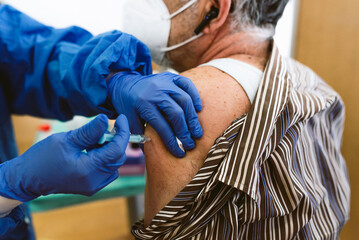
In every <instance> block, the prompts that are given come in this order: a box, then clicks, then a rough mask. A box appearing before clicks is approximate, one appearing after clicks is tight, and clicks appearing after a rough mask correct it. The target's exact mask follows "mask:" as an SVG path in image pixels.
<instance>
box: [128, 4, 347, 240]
mask: <svg viewBox="0 0 359 240" xmlns="http://www.w3.org/2000/svg"><path fill="white" fill-rule="evenodd" d="M145 2H147V4H149V5H146V3H145ZM136 3H137V4H138V5H141V7H140V6H139V8H137V9H136V10H134V11H130V9H131V6H132V5H133V4H135V3H132V4H130V5H131V6H129V7H128V15H131V16H132V19H131V17H129V18H127V20H129V21H132V22H141V24H142V28H137V30H138V31H141V32H139V33H137V32H133V34H135V35H136V36H138V37H139V38H140V39H141V40H143V41H144V42H145V43H147V44H148V46H150V50H151V52H152V56H153V57H154V59H155V60H157V61H158V62H160V63H162V64H163V63H168V64H169V65H170V66H171V67H173V68H174V69H176V70H177V71H180V72H182V73H181V74H182V75H183V76H186V77H188V78H190V79H191V80H192V81H193V83H194V84H195V85H196V87H197V88H198V90H199V93H200V95H201V98H202V102H203V110H202V112H201V113H200V114H199V119H200V122H201V124H202V126H203V130H204V132H203V137H202V138H201V139H200V140H197V141H196V143H195V144H196V147H195V148H194V150H192V151H187V152H186V156H185V158H184V159H178V158H175V157H173V156H172V155H171V154H170V153H169V152H168V151H167V150H166V148H165V145H164V144H163V142H162V141H161V139H160V137H159V136H158V135H157V133H156V131H154V129H153V128H151V126H147V128H146V132H145V133H146V135H147V136H148V137H150V138H151V139H152V141H151V142H150V143H146V144H145V155H146V163H147V173H148V175H147V184H146V200H145V218H144V220H143V221H140V222H138V223H136V224H135V226H134V227H133V229H132V232H133V234H134V235H135V237H136V238H138V239H152V238H155V239H254V238H255V239H261V238H265V239H312V238H314V239H332V238H333V239H334V238H338V237H339V233H340V230H341V229H342V227H343V225H344V223H345V222H346V221H347V220H348V215H349V198H350V189H349V181H348V175H347V169H346V164H345V161H344V159H343V157H342V155H341V152H340V148H341V141H342V131H343V120H344V106H343V102H342V100H341V98H340V96H339V95H338V94H337V93H336V92H335V91H334V90H333V89H332V88H330V87H329V86H328V85H327V84H326V83H325V82H324V81H322V80H321V79H320V78H319V77H318V76H317V75H316V74H315V73H313V72H312V71H311V70H310V69H308V68H307V67H305V66H303V65H301V64H300V63H298V62H295V61H294V60H291V59H286V58H284V57H283V56H281V54H280V53H279V51H278V49H277V47H276V45H275V43H274V41H273V40H272V37H273V35H274V32H275V26H276V24H277V21H278V19H279V18H280V17H281V15H282V13H283V10H284V8H285V5H286V3H287V1H285V0H271V1H259V0H198V1H196V0H193V1H183V0H164V1H163V2H162V1H160V0H159V1H143V2H141V1H138V2H137V1H136ZM141 8H143V9H145V8H147V12H146V11H145V12H142V11H141ZM132 9H135V8H132ZM136 11H137V12H140V13H144V14H142V15H141V14H139V15H138V16H137V15H136ZM132 14H133V15H132ZM156 14H157V15H158V18H156ZM161 14H164V15H161ZM135 15H136V17H137V20H136V21H135V20H134V17H133V16H135ZM141 18H142V19H141ZM145 18H147V19H145ZM146 23H149V24H150V25H149V26H147V25H146ZM151 24H152V25H154V26H153V27H154V28H153V27H152V28H151ZM130 25H131V26H133V23H132V24H131V23H129V26H130ZM131 29H133V27H131ZM163 31H168V33H166V32H163ZM194 31H195V33H194ZM166 34H167V35H166ZM166 36H167V39H166ZM162 38H163V39H162ZM164 39H165V40H164ZM167 40H168V41H167ZM164 45H165V46H164Z"/></svg>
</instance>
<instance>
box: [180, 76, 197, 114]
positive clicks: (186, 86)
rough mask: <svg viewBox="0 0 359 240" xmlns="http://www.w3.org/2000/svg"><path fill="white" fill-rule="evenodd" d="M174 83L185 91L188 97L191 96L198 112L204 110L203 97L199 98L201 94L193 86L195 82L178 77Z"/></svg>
mask: <svg viewBox="0 0 359 240" xmlns="http://www.w3.org/2000/svg"><path fill="white" fill-rule="evenodd" d="M173 82H174V83H175V84H176V85H177V86H178V87H180V88H182V90H183V91H185V92H186V93H187V94H188V95H190V96H191V98H192V101H193V105H194V107H195V108H196V110H197V111H201V110H202V101H201V97H200V96H199V92H198V90H197V88H196V86H195V85H194V84H193V82H192V81H191V80H190V79H188V78H186V77H183V76H179V75H178V76H177V77H175V78H174V79H173Z"/></svg>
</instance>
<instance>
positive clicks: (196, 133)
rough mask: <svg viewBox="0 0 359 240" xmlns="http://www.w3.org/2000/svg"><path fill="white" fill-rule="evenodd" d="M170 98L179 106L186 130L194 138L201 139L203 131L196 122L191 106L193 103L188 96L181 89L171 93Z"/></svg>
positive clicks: (195, 113)
mask: <svg viewBox="0 0 359 240" xmlns="http://www.w3.org/2000/svg"><path fill="white" fill-rule="evenodd" d="M170 96H171V97H172V98H173V99H174V100H175V101H176V102H177V103H178V104H179V105H180V107H181V108H182V110H183V112H184V115H185V118H186V122H187V125H188V129H189V130H190V132H191V134H192V136H193V137H194V138H201V137H202V135H203V130H202V127H201V124H200V122H199V120H198V116H197V112H196V110H195V108H194V106H193V102H192V101H191V98H190V97H189V95H188V94H187V93H186V92H184V91H183V90H181V89H178V90H177V91H176V92H174V93H171V94H170Z"/></svg>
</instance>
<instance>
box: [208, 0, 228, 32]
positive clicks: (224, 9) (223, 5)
mask: <svg viewBox="0 0 359 240" xmlns="http://www.w3.org/2000/svg"><path fill="white" fill-rule="evenodd" d="M231 3H232V0H211V1H210V2H209V3H208V5H207V6H206V9H208V11H210V9H211V7H212V6H214V7H216V8H218V9H219V11H218V16H217V17H216V18H215V19H213V20H211V21H210V23H209V24H208V25H207V26H206V27H205V28H204V29H203V31H202V32H203V33H204V34H210V33H213V32H215V31H216V30H218V29H219V28H220V27H222V26H223V24H224V23H225V22H226V20H227V18H228V16H229V12H230V9H231Z"/></svg>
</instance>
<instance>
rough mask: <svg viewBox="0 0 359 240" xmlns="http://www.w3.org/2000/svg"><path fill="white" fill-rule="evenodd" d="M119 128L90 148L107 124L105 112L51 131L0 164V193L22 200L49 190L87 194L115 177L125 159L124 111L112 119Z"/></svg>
mask: <svg viewBox="0 0 359 240" xmlns="http://www.w3.org/2000/svg"><path fill="white" fill-rule="evenodd" d="M115 126H116V127H117V129H118V131H117V133H116V135H115V137H114V139H113V140H112V141H111V142H109V143H108V144H106V145H104V146H102V147H100V148H93V149H92V150H89V151H88V152H87V153H85V152H83V150H84V149H90V148H91V147H93V146H95V145H96V144H97V142H98V140H99V139H100V138H101V137H102V135H103V134H104V133H105V131H106V130H107V127H108V118H107V116H106V115H103V114H101V115H99V116H98V117H97V118H96V119H95V120H93V121H91V122H90V123H88V124H87V125H85V126H83V127H81V128H79V129H76V130H73V131H70V132H65V133H58V134H54V135H52V136H50V137H48V138H46V139H45V140H43V141H41V142H39V143H37V144H35V145H34V146H32V147H31V148H30V149H29V150H27V151H26V152H25V153H24V154H23V155H21V156H19V157H17V158H15V159H12V160H10V161H7V162H6V163H3V164H1V165H0V176H1V178H0V195H2V196H4V197H7V198H12V199H16V200H19V201H22V202H26V201H29V200H32V199H34V198H36V197H38V196H40V195H47V194H51V193H73V194H83V195H86V196H90V195H92V194H94V193H96V192H97V191H99V190H100V189H102V188H103V187H105V186H106V185H107V184H109V183H110V182H112V181H113V180H114V179H116V178H117V177H118V171H117V170H118V168H119V167H120V166H121V165H122V164H123V163H124V162H125V160H126V155H125V150H126V146H127V143H128V139H129V127H128V122H127V119H126V117H125V116H124V115H120V116H119V117H118V118H117V120H116V123H115Z"/></svg>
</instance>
